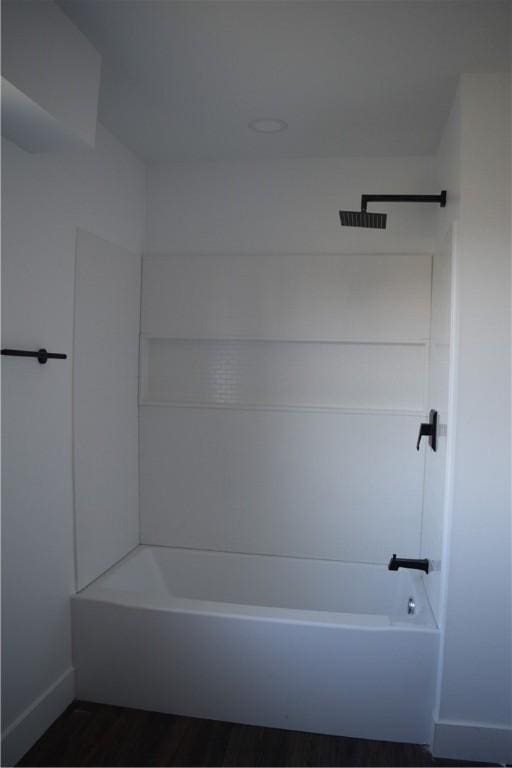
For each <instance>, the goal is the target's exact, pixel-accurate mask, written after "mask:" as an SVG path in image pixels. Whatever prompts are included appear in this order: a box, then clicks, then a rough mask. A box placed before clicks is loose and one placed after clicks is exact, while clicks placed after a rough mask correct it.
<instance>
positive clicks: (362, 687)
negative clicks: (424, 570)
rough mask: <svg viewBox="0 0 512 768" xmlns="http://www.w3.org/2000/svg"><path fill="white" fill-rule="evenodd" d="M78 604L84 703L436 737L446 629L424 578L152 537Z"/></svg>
mask: <svg viewBox="0 0 512 768" xmlns="http://www.w3.org/2000/svg"><path fill="white" fill-rule="evenodd" d="M410 598H412V599H413V601H414V603H415V613H414V614H413V615H409V614H408V602H409V599H410ZM72 602H73V606H72V608H73V652H74V663H75V668H76V677H77V696H78V697H79V698H81V699H85V700H90V701H98V702H103V703H108V704H118V705H122V706H129V707H139V708H143V709H151V710H158V711H162V712H171V713H175V714H183V715H191V716H195V717H205V718H213V719H219V720H227V721H233V722H242V723H250V724H255V725H266V726H272V727H277V728H291V729H295V730H303V731H313V732H318V733H327V734H339V735H345V736H356V737H362V738H373V739H387V740H396V741H409V742H416V743H428V742H429V741H430V737H431V727H432V708H433V694H434V682H435V668H436V660H437V650H438V631H437V628H436V625H435V622H434V619H433V616H432V613H431V611H430V608H429V605H428V602H427V599H426V595H425V591H424V587H423V584H422V580H421V578H420V576H419V574H417V573H414V572H407V571H399V572H398V573H391V572H389V571H388V570H387V569H386V568H385V566H382V565H380V566H376V565H361V564H352V563H338V562H332V561H325V560H305V559H301V558H283V557H267V556H261V555H240V554H229V553H217V552H207V551H198V550H186V549H171V548H165V547H145V546H141V547H138V548H137V549H136V550H134V551H133V552H132V553H131V554H129V555H128V556H127V557H125V558H124V559H123V560H122V561H121V562H120V563H118V564H117V565H116V566H114V567H113V568H111V569H110V570H109V571H108V572H107V573H105V574H104V575H103V576H102V577H100V578H99V579H98V580H97V581H95V582H93V584H91V585H90V586H89V587H87V588H86V589H85V590H83V591H82V592H80V593H79V594H78V595H76V596H75V597H73V600H72Z"/></svg>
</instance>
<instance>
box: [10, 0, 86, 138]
mask: <svg viewBox="0 0 512 768" xmlns="http://www.w3.org/2000/svg"><path fill="white" fill-rule="evenodd" d="M100 69H101V57H100V55H99V53H98V52H97V51H96V49H95V48H94V47H93V45H92V44H91V43H90V42H89V40H87V38H86V37H85V36H84V35H82V34H81V32H80V31H79V30H78V29H77V28H76V27H75V26H74V24H72V23H71V21H70V20H69V19H68V17H67V16H66V15H65V14H64V13H63V12H62V11H61V10H60V8H57V6H56V5H55V3H53V2H49V0H46V1H45V2H41V0H23V2H18V1H17V0H5V2H3V3H2V134H3V135H4V136H6V137H7V138H8V139H10V140H11V141H14V142H15V143H16V144H18V146H20V147H22V148H23V149H27V150H28V151H29V152H33V151H35V152H38V151H45V150H48V149H51V148H56V147H58V146H61V145H64V146H65V145H70V144H72V143H75V144H77V143H85V144H88V145H89V146H91V147H93V146H94V141H95V136H96V120H97V115H98V95H99V89H100Z"/></svg>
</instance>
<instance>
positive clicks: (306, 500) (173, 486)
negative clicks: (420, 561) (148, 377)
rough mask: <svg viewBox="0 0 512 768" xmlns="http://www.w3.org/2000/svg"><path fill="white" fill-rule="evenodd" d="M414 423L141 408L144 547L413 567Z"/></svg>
mask: <svg viewBox="0 0 512 768" xmlns="http://www.w3.org/2000/svg"><path fill="white" fill-rule="evenodd" d="M417 423H418V418H417V417H414V416H386V415H370V414H367V415H357V414H344V413H300V412H293V411H289V412H282V411H238V410H222V409H215V408H213V409H208V408H203V409H201V408H156V407H145V408H143V409H142V412H141V441H142V446H143V451H142V458H141V505H142V519H141V525H142V530H141V535H142V541H143V543H145V544H160V545H169V546H183V547H199V548H205V549H218V550H224V551H226V550H229V551H238V552H259V553H268V554H276V555H299V556H304V557H324V558H334V559H340V560H353V561H364V562H377V563H380V562H385V561H386V560H387V559H389V557H390V556H391V555H392V553H393V552H402V553H404V554H405V555H410V556H412V557H415V556H416V557H417V556H418V554H419V533H420V527H419V521H420V516H421V494H422V477H423V455H422V454H421V453H417V452H416V450H415V442H416V432H417Z"/></svg>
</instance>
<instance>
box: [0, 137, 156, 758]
mask: <svg viewBox="0 0 512 768" xmlns="http://www.w3.org/2000/svg"><path fill="white" fill-rule="evenodd" d="M2 154H3V157H2V161H3V177H4V179H3V181H4V186H3V199H2V202H3V209H2V214H3V215H2V225H3V226H2V230H3V231H2V240H3V242H2V255H3V273H2V282H3V302H2V309H3V312H2V346H9V347H20V348H27V349H37V348H39V347H41V346H45V347H47V348H48V349H49V350H50V351H56V352H64V353H67V354H68V356H71V354H72V351H73V302H74V279H75V241H76V228H77V227H81V228H83V229H85V230H87V231H89V232H92V233H95V234H97V235H98V236H100V237H103V238H105V239H106V240H109V241H111V242H113V243H117V244H118V245H119V246H121V247H123V248H127V249H129V250H131V251H133V252H139V253H140V251H141V250H142V244H143V236H144V210H145V168H144V166H143V165H142V163H141V162H139V161H138V160H137V159H136V158H135V157H134V156H133V155H132V154H131V153H130V152H129V151H127V150H126V149H124V148H123V147H122V146H121V145H120V144H119V143H118V142H117V141H116V140H115V139H114V138H113V137H112V136H111V135H110V134H109V133H108V132H107V131H105V130H104V129H103V128H102V127H101V126H98V131H97V147H96V149H95V150H94V151H93V150H90V149H84V150H83V151H68V152H61V153H56V154H48V155H29V154H27V153H25V152H23V151H22V150H20V149H18V148H17V147H16V146H14V145H13V144H11V143H9V142H7V141H5V142H4V143H3V146H2ZM2 370H3V391H2V397H3V402H2V405H3V430H4V445H3V459H2V464H3V467H2V468H3V488H2V490H3V505H2V506H3V510H2V511H3V537H2V568H3V571H2V590H3V600H2V610H3V621H2V640H3V654H4V656H3V664H2V672H3V700H2V704H3V707H2V715H3V726H4V728H6V727H9V726H12V724H13V723H14V722H15V721H16V720H17V718H20V717H21V718H22V722H21V724H20V726H19V727H18V728H16V727H14V728H13V729H12V730H11V732H10V736H9V737H8V739H7V742H6V745H5V747H6V752H5V755H4V759H5V760H9V759H15V758H16V756H19V749H20V748H21V749H23V748H24V747H26V746H27V739H28V744H30V741H31V739H33V738H36V737H37V735H39V734H38V730H39V732H41V729H42V730H44V728H45V727H46V726H47V725H48V723H49V722H50V721H51V719H52V712H50V709H51V707H50V709H49V710H48V711H46V710H44V707H45V706H46V704H45V702H46V701H47V699H45V698H44V694H45V692H47V691H48V689H49V688H50V687H51V686H52V685H53V684H54V683H55V682H56V681H57V680H59V678H62V680H63V681H64V682H65V686H64V688H65V690H64V692H63V687H62V685H59V686H58V687H57V688H58V690H57V689H56V691H57V693H59V692H60V693H59V695H60V696H61V699H62V700H61V701H60V704H63V703H65V701H66V698H68V697H69V696H70V695H72V685H71V683H70V681H71V682H72V670H71V663H72V662H71V644H70V614H69V596H70V594H71V593H72V592H73V591H74V581H75V575H74V563H73V483H72V425H71V420H72V410H71V370H72V359H70V357H68V360H65V361H50V362H48V363H47V364H46V365H44V366H40V365H39V364H38V363H37V362H36V361H34V360H23V359H16V358H3V360H2ZM66 681H67V682H66ZM53 693H55V691H54V692H53ZM38 696H43V701H42V703H41V705H40V706H38V707H36V710H35V713H32V716H31V718H28V720H29V721H30V723H29V725H27V721H25V720H23V713H24V712H25V711H26V709H27V708H28V707H30V705H31V704H32V703H33V702H34V700H35V699H36V697H38ZM50 698H51V697H50ZM43 710H44V711H43ZM41 711H42V720H40V721H38V716H39V715H38V713H40V712H41ZM53 714H54V715H56V714H58V708H57V711H53ZM34 718H35V719H34ZM45 718H46V720H45ZM48 718H49V719H48ZM29 726H30V727H29ZM26 728H28V731H29V733H28V737H27V731H26ZM31 729H32V730H31ZM22 731H23V733H22ZM23 738H25V741H23ZM20 739H21V741H20Z"/></svg>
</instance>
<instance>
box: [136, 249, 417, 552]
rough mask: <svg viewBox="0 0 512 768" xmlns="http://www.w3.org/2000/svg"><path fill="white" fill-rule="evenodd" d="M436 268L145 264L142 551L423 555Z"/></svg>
mask: <svg viewBox="0 0 512 768" xmlns="http://www.w3.org/2000/svg"><path fill="white" fill-rule="evenodd" d="M431 266H432V260H431V257H430V255H404V254H401V255H397V254H387V255H377V254H370V255H368V254H366V255H365V254H358V255H352V254H344V255H333V254H331V255H276V256H269V255H257V254H255V255H195V256H189V255H185V256H148V257H146V258H145V260H144V266H143V300H142V342H141V350H142V354H141V403H140V404H141V408H140V420H141V421H140V427H141V478H140V481H141V539H142V542H143V543H145V544H160V545H169V546H182V547H192V548H204V549H214V550H227V551H237V552H250V553H266V554H274V555H288V556H303V557H317V558H332V559H339V560H350V561H361V562H375V563H384V562H386V561H387V559H388V558H389V556H390V554H391V553H392V552H394V551H400V552H403V553H406V554H409V555H411V556H418V555H419V547H420V533H421V510H422V483H423V464H424V454H423V451H422V452H420V453H417V452H416V450H415V438H416V432H417V428H418V424H419V422H420V421H421V419H422V416H423V413H424V408H425V394H426V393H425V385H426V381H427V372H426V367H427V363H428V340H429V334H430V285H431ZM423 450H424V449H423Z"/></svg>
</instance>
